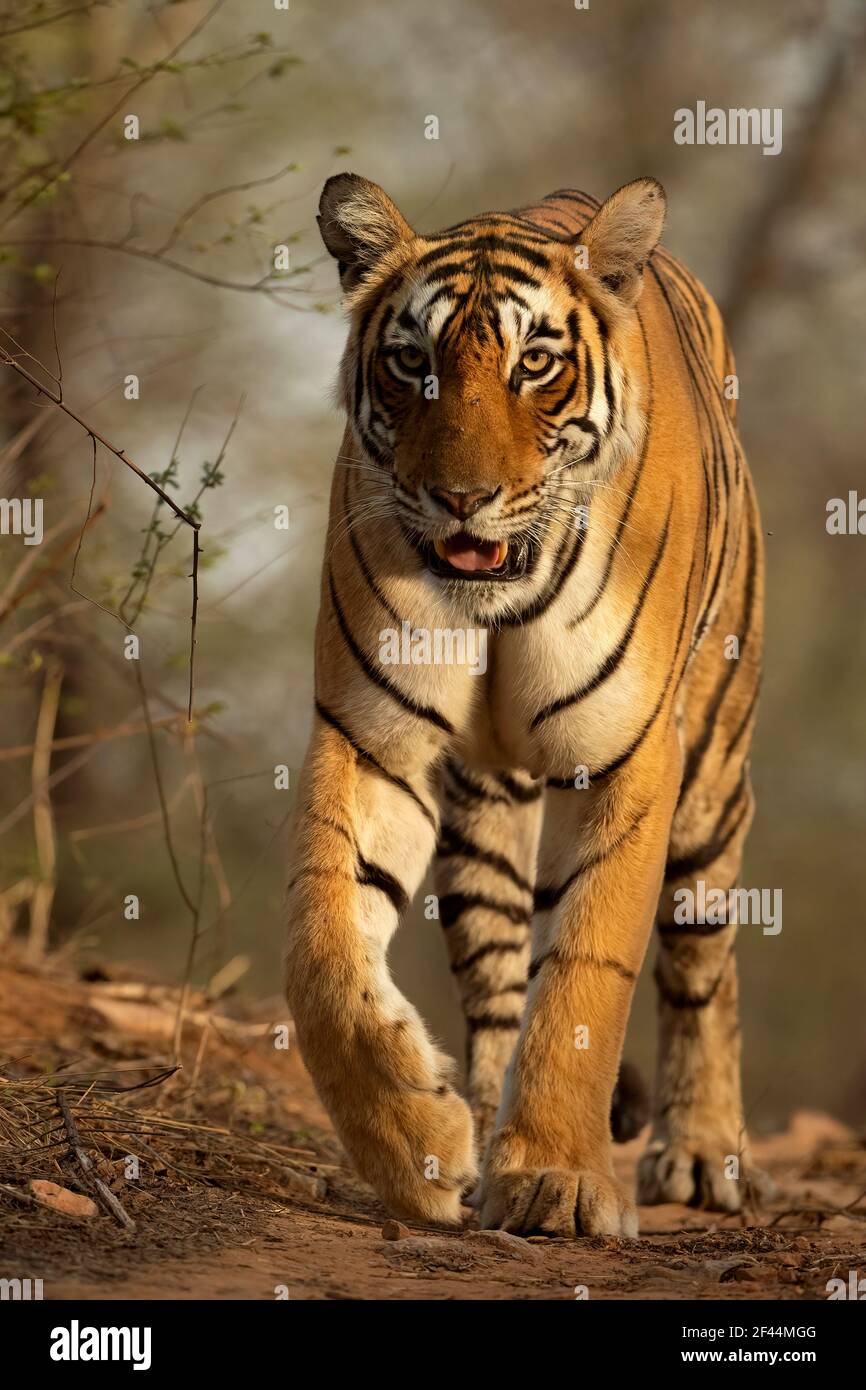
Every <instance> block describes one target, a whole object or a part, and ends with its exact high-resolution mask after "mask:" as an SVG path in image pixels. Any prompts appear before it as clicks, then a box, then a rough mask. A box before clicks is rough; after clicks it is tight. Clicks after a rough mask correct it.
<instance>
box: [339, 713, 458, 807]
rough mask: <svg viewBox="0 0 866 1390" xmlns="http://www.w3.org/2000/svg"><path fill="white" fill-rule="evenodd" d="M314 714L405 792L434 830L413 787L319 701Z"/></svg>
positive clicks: (393, 784) (387, 779)
mask: <svg viewBox="0 0 866 1390" xmlns="http://www.w3.org/2000/svg"><path fill="white" fill-rule="evenodd" d="M316 712H317V714H318V715H319V718H320V719H323V720H324V721H325V723H326V724H330V726H331V728H332V729H336V730H337V733H338V734H341V735H342V737H343V738H344V739H345V740H346V742H347V743H348V744H349V746H350V747H351V748H353V749H354V750H355V753H356V754H357V756H358V757H359V758H361V759H362V760H363V761H364V762H365V763H367V764H368V765H369V766H370V767H372V768H373V769H374V770H375V771H376V772H378V773H379V775H380V776H382V777H384V778H385V780H386V782H390V783H391V785H392V786H394V787H399V789H400V791H402V792H405V793H406V795H407V796H410V797H411V798H412V800H413V801H414V802H415V805H416V806H417V807H418V809H419V811H421V812H422V813H423V815H424V816H426V818H427V820H428V821H429V822H430V824H431V825H432V826H433V827H434V829H435V828H436V817H435V816H434V814H433V812H432V811H431V810H430V808H429V806H426V805H425V804H424V802H423V801H422V800H421V798H420V796H419V795H418V793H417V792H416V791H415V789H414V788H413V787H410V785H409V783H408V782H407V781H406V780H405V779H404V778H403V777H398V776H397V775H396V773H393V772H389V771H388V769H387V768H386V767H383V766H382V764H381V763H380V762H379V760H378V759H377V758H374V757H373V754H372V753H368V752H367V750H366V748H363V747H362V746H361V744H360V743H358V741H357V740H356V739H355V738H353V737H352V735H351V734H350V733H349V731H348V729H347V728H346V726H345V725H344V724H341V723H340V720H339V719H338V718H337V716H336V715H335V714H334V713H333V712H332V711H331V710H329V709H328V708H327V707H326V706H325V705H323V704H322V702H321V700H318V699H317V700H316Z"/></svg>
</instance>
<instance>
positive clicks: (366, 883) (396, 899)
mask: <svg viewBox="0 0 866 1390" xmlns="http://www.w3.org/2000/svg"><path fill="white" fill-rule="evenodd" d="M358 868H359V870H360V877H359V878H358V883H359V884H360V885H361V886H362V887H364V888H378V889H379V891H380V892H381V893H384V894H385V896H386V898H390V899H391V902H392V903H393V904H394V907H395V908H396V909H397V912H398V913H403V912H405V911H406V908H407V907H408V906H409V895H408V893H407V892H406V890H405V889H404V888H403V885H402V884H401V883H398V882H397V879H396V878H394V876H393V874H389V873H388V870H387V869H383V868H382V867H381V866H380V865H379V864H371V863H370V861H369V860H368V859H364V857H363V856H362V855H359V856H358Z"/></svg>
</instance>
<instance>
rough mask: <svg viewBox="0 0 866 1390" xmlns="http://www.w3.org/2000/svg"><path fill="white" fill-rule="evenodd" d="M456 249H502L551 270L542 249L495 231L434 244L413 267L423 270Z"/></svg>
mask: <svg viewBox="0 0 866 1390" xmlns="http://www.w3.org/2000/svg"><path fill="white" fill-rule="evenodd" d="M452 249H453V250H454V251H468V252H482V253H484V254H490V253H491V252H494V251H501V252H504V253H505V254H507V255H509V256H517V257H518V259H519V260H522V261H526V263H527V265H534V266H535V267H536V268H537V269H538V270H549V269H550V259H549V257H547V256H545V255H543V254H542V253H541V252H540V251H535V250H533V248H532V246H531V245H530V244H529V243H525V242H521V241H519V240H515V241H512V240H510V239H505V238H503V237H499V236H497V235H496V234H495V232H487V233H481V234H479V235H476V236H471V237H469V236H463V237H454V238H450V239H449V240H448V241H447V242H442V243H440V245H439V246H434V247H433V249H432V250H431V251H425V253H424V255H423V256H420V257H419V258H418V260H417V261H415V263H414V265H413V267H412V269H413V270H421V269H423V267H424V266H427V265H432V264H433V263H434V262H435V261H438V260H441V259H442V258H443V257H444V256H447V255H449V254H450V253H451V251H452Z"/></svg>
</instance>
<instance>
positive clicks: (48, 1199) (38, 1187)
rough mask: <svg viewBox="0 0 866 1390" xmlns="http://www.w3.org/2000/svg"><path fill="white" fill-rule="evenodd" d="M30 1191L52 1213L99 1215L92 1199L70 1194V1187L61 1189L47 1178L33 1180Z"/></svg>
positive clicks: (73, 1193) (78, 1194)
mask: <svg viewBox="0 0 866 1390" xmlns="http://www.w3.org/2000/svg"><path fill="white" fill-rule="evenodd" d="M30 1191H31V1192H32V1193H33V1196H34V1197H35V1198H36V1200H37V1202H41V1203H42V1205H43V1206H45V1207H50V1208H51V1209H52V1211H59V1212H62V1213H63V1215H64V1216H87V1217H90V1216H98V1215H99V1208H98V1207H97V1205H96V1203H95V1202H94V1201H92V1200H91V1198H90V1197H84V1196H82V1194H81V1193H80V1192H70V1190H69V1188H68V1187H60V1186H59V1185H58V1184H57V1183H56V1182H48V1180H47V1179H46V1178H33V1179H32V1180H31V1182H30Z"/></svg>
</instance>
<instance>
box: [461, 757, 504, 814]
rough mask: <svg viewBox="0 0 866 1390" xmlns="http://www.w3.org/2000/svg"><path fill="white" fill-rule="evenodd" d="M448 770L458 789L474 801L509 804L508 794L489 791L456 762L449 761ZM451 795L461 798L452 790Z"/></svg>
mask: <svg viewBox="0 0 866 1390" xmlns="http://www.w3.org/2000/svg"><path fill="white" fill-rule="evenodd" d="M447 772H448V776H449V777H450V778H451V780H452V782H455V783H456V785H457V787H458V789H459V790H460V791H461V792H463V793H464V796H465V797H469V798H471V799H472V800H473V801H491V802H493V803H498V804H499V805H501V806H507V805H508V804H509V802H510V800H511V798H510V797H508V796H499V795H497V793H496V792H491V791H488V790H487V788H486V787H484V786H482V785H481V783H480V782H476V781H475V779H474V777H470V776H469V774H468V773H467V772H466V771H465V770H463V769H461V768H459V767H458V766H457V764H456V763H453V762H451V763H449V764H448V767H447ZM450 795H451V796H452V797H453V798H454V800H458V799H459V798H457V797H454V793H453V792H451V793H450Z"/></svg>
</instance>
